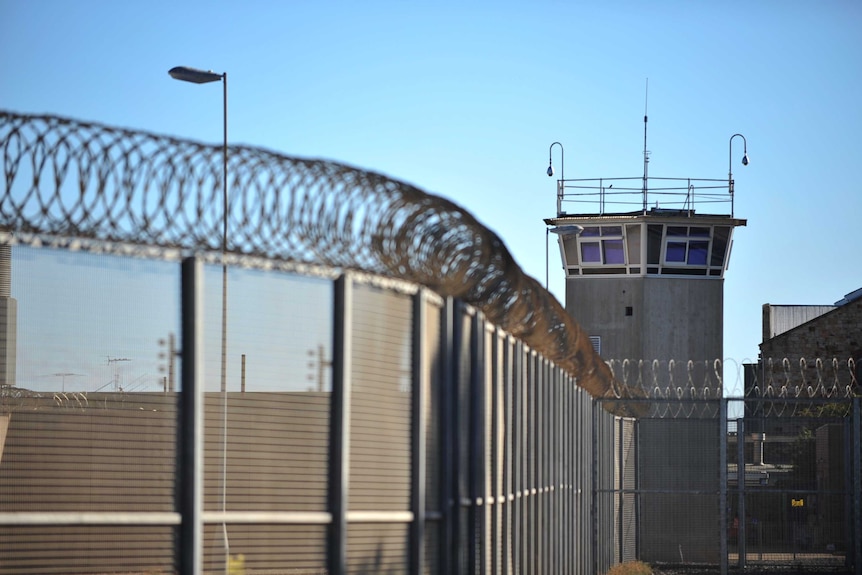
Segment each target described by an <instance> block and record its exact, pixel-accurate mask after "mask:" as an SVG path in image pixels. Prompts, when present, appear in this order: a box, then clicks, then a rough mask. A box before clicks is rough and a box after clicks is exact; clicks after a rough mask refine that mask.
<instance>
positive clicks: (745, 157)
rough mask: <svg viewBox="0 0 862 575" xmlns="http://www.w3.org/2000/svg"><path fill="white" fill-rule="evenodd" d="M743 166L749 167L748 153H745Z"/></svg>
mask: <svg viewBox="0 0 862 575" xmlns="http://www.w3.org/2000/svg"><path fill="white" fill-rule="evenodd" d="M742 165H743V166H747V165H748V152H745V153H744V154H743V155H742Z"/></svg>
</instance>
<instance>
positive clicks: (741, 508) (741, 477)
mask: <svg viewBox="0 0 862 575" xmlns="http://www.w3.org/2000/svg"><path fill="white" fill-rule="evenodd" d="M736 492H737V497H738V499H739V500H738V501H737V517H738V518H739V521H738V522H737V523H738V525H739V528H738V529H737V531H736V549H737V553H738V554H739V562H738V563H739V565H738V566H739V568H740V569H745V559H746V557H745V554H746V550H745V540H746V535H745V523H746V521H745V419H743V418H741V417H740V418H739V419H737V420H736Z"/></svg>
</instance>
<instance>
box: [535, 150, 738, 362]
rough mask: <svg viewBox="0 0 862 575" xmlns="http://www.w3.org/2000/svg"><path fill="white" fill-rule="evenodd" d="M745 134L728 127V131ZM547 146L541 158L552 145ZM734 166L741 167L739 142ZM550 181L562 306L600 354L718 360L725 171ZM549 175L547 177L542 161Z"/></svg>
mask: <svg viewBox="0 0 862 575" xmlns="http://www.w3.org/2000/svg"><path fill="white" fill-rule="evenodd" d="M737 137H740V138H742V140H743V142H745V138H744V136H742V135H741V134H734V135H733V136H732V137H731V138H730V145H732V143H733V139H734V138H737ZM555 145H559V146H560V153H561V154H562V153H563V152H562V145H560V144H559V142H554V143H553V144H551V147H550V149H549V155H550V154H551V153H552V152H553V149H554V146H555ZM745 147H746V150H745V152H744V155H743V160H742V163H743V164H744V165H747V164H748V151H747V144H746V146H745ZM648 163H649V157H648V152H646V151H644V175H643V176H642V177H632V178H598V179H568V180H567V179H565V177H564V174H563V173H561V178H560V179H558V180H557V215H556V217H553V218H547V219H546V220H545V223H546V224H547V225H548V226H549V227H548V231H549V232H553V233H555V234H556V235H557V237H558V243H559V247H560V254H561V256H562V262H563V269H564V270H565V273H566V301H565V305H566V310H567V311H568V312H569V314H571V315H572V316H573V317H575V318H577V320H578V323H579V324H580V325H581V326H582V327H584V329H585V330H586V331H587V333H588V334H590V336H591V339H592V341H593V345H594V347H595V348H596V350H597V351H598V352H599V354H600V355H601V356H602V357H604V358H605V359H606V360H625V359H628V360H645V361H653V360H660V361H668V360H675V361H681V360H683V361H688V360H693V361H695V362H701V363H702V362H703V361H709V362H712V361H713V360H715V359H723V342H722V338H723V319H722V316H723V312H724V296H723V288H724V274H725V271H726V270H727V266H728V261H729V259H730V252H731V246H732V242H733V231H734V228H736V227H737V226H744V225H745V224H746V221H745V220H742V219H738V218H736V217H734V212H733V195H734V189H733V173H732V171H731V170H730V168H728V178H727V180H724V179H694V178H655V177H652V178H651V177H649V176H648V172H647V167H648ZM548 175H549V176H553V175H554V170H553V164H552V161H551V160H550V159H549V166H548Z"/></svg>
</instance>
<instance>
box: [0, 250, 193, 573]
mask: <svg viewBox="0 0 862 575" xmlns="http://www.w3.org/2000/svg"><path fill="white" fill-rule="evenodd" d="M5 248H6V249H7V250H11V258H10V260H8V261H6V262H5V264H4V265H7V266H8V268H7V269H6V270H5V271H6V272H7V273H8V274H9V275H6V276H5V281H8V282H9V285H7V286H6V288H7V289H8V291H7V292H6V295H5V298H8V299H11V300H13V301H14V302H15V306H14V307H15V309H16V311H17V315H16V318H14V319H15V321H13V322H12V323H11V324H10V325H8V326H5V327H6V329H7V330H11V331H5V335H6V336H7V337H9V335H10V333H11V335H12V341H11V344H12V345H11V347H10V348H8V349H7V352H8V353H4V363H6V364H7V368H8V367H14V369H12V370H11V371H10V370H9V369H7V370H6V373H7V374H10V373H11V374H12V378H10V379H7V380H6V381H5V382H4V384H3V385H2V388H0V419H3V420H4V429H3V431H4V433H2V434H0V435H2V436H3V439H4V441H0V514H4V515H6V516H7V517H13V518H17V519H13V520H12V521H10V522H9V523H8V524H3V525H2V526H0V573H9V574H12V573H14V574H25V573H92V572H98V571H115V570H125V571H153V572H162V571H170V570H171V569H172V568H173V563H174V552H175V549H174V540H175V527H174V525H175V524H176V519H175V517H174V515H173V511H174V509H175V498H174V488H175V483H174V479H175V476H174V462H175V456H176V406H177V396H176V394H175V393H173V392H172V389H173V385H174V381H175V380H174V372H175V370H174V358H173V352H174V349H173V344H172V343H171V342H172V341H173V334H175V333H176V332H177V319H178V312H177V310H178V302H177V299H178V295H179V289H178V283H177V282H178V271H179V270H178V267H177V265H176V264H175V263H171V262H164V261H152V260H141V259H131V258H120V257H116V256H109V255H96V254H89V253H76V252H68V251H58V250H53V249H47V248H32V247H27V246H23V245H20V246H14V247H11V248H10V247H9V246H5ZM10 354H11V355H10Z"/></svg>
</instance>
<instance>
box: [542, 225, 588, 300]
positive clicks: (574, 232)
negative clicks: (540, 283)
mask: <svg viewBox="0 0 862 575" xmlns="http://www.w3.org/2000/svg"><path fill="white" fill-rule="evenodd" d="M583 231H584V228H583V226H579V225H578V224H566V225H564V226H556V227H553V228H545V289H548V233H549V232H554V233H555V234H559V235H560V236H563V237H565V236H579V235H581V232H583Z"/></svg>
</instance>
